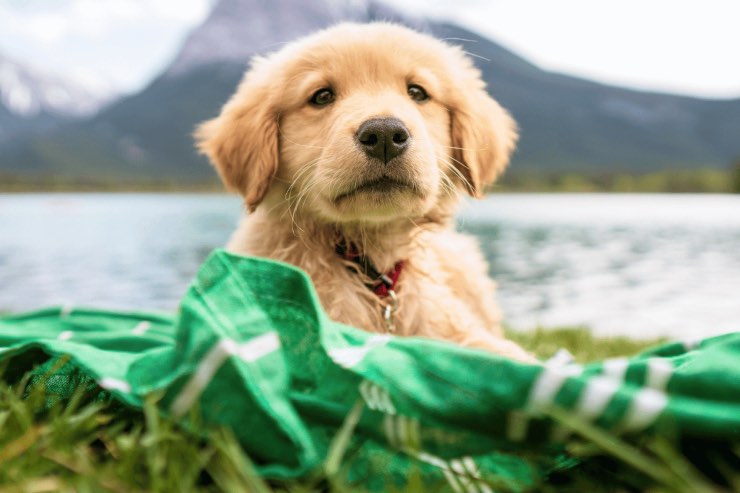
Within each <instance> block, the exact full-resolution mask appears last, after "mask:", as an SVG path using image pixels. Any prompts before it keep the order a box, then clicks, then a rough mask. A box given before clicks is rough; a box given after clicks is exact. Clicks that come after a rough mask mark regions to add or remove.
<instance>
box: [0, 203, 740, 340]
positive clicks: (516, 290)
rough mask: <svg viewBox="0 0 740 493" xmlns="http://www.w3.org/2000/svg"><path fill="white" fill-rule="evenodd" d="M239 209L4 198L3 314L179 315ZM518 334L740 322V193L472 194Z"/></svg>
mask: <svg viewBox="0 0 740 493" xmlns="http://www.w3.org/2000/svg"><path fill="white" fill-rule="evenodd" d="M241 214H242V206H241V202H240V201H239V199H238V198H236V197H233V196H228V195H218V194H212V195H209V194H15V195H14V194H6V195H3V194H0V311H23V310H31V309H35V308H40V307H44V306H49V305H71V306H81V305H84V306H96V307H107V308H124V309H131V308H135V309H156V310H173V309H174V308H175V307H176V306H177V302H178V299H179V298H180V297H181V296H182V294H183V293H184V292H185V289H186V287H187V285H188V283H189V281H190V280H191V279H192V277H193V276H194V275H195V273H196V271H197V269H198V266H199V264H200V263H201V262H202V261H203V259H204V258H205V257H206V256H207V255H208V253H209V252H210V251H211V250H212V249H213V248H215V247H218V246H220V245H223V244H224V243H225V242H226V240H227V238H228V236H229V234H230V233H231V232H232V230H233V229H234V228H235V225H236V223H237V220H238V218H239V217H240V215H241ZM459 227H460V229H462V230H464V231H467V232H469V233H471V234H474V235H476V236H478V238H479V239H480V242H481V246H482V247H483V250H484V252H485V254H486V257H487V258H488V260H489V262H490V265H491V272H492V274H493V276H494V278H495V279H496V280H497V282H498V284H499V294H498V297H499V302H500V304H501V306H502V309H503V312H504V315H505V320H506V323H507V324H509V325H510V326H512V327H513V328H515V329H522V330H526V329H531V328H533V327H536V326H538V325H540V326H545V327H555V326H571V325H587V326H589V327H591V328H592V329H593V331H594V332H595V333H597V334H600V335H617V334H620V335H627V336H632V337H652V336H660V335H664V336H668V337H672V338H696V337H705V336H709V335H714V334H720V333H724V332H729V331H737V330H740V196H729V195H627V194H624V195H617V194H614V195H612V194H601V195H591V194H496V195H491V196H489V197H488V198H486V199H485V200H482V201H476V202H474V201H470V202H467V203H466V206H465V207H464V208H463V210H462V212H461V213H460V215H459Z"/></svg>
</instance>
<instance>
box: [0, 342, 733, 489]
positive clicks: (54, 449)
mask: <svg viewBox="0 0 740 493" xmlns="http://www.w3.org/2000/svg"><path fill="white" fill-rule="evenodd" d="M514 337H515V338H516V339H517V340H519V341H520V342H522V343H523V344H524V345H525V346H526V347H527V348H529V349H530V350H532V351H534V352H536V353H537V354H538V355H540V356H542V357H548V356H550V355H552V354H553V353H554V351H556V350H557V349H558V348H560V347H565V348H567V349H568V350H569V351H570V352H571V353H572V354H574V355H575V356H576V358H577V359H578V360H580V361H588V360H592V359H599V358H604V357H609V356H616V355H628V354H634V353H635V352H636V351H639V350H640V349H642V348H643V347H644V346H646V345H648V344H650V343H652V342H654V341H650V342H646V341H642V342H637V341H632V340H629V339H625V338H619V339H598V338H594V337H592V336H591V335H590V333H589V332H588V331H587V330H586V329H557V330H537V331H535V332H533V333H529V334H514ZM10 370H12V369H11V368H5V369H3V368H0V376H1V375H3V374H4V375H5V380H6V381H5V383H3V382H4V380H3V379H2V378H0V493H9V492H19V493H20V492H102V491H112V492H167V493H169V492H211V491H214V492H215V491H226V492H237V491H238V492H245V491H247V492H257V493H266V492H273V491H289V492H295V493H302V492H319V491H332V492H335V491H336V492H344V491H357V489H356V488H355V487H353V488H351V489H350V488H349V487H348V485H347V484H346V483H345V482H344V481H343V479H342V461H343V459H344V457H345V455H346V452H347V447H348V444H349V441H350V437H351V436H352V434H353V431H354V426H355V424H356V422H357V420H358V418H359V415H360V413H361V412H362V407H361V405H358V406H356V407H355V409H353V411H352V412H350V414H349V416H348V417H347V419H346V421H345V423H344V425H343V426H342V428H341V429H340V430H339V432H338V433H337V435H336V436H335V438H334V440H333V443H332V446H331V447H330V450H329V453H328V454H327V457H326V459H325V461H324V464H323V467H322V469H321V470H320V471H317V472H316V474H314V475H313V476H312V477H309V478H305V479H302V480H296V481H289V482H283V483H274V482H272V483H268V482H267V481H265V480H263V479H262V478H260V477H259V475H258V474H257V473H256V469H255V466H254V464H253V463H252V461H251V460H250V458H249V457H248V456H247V455H246V454H245V453H244V452H243V451H242V449H241V448H240V446H239V444H238V442H237V441H236V439H235V438H234V436H233V435H232V434H231V433H230V432H229V430H225V429H213V430H210V432H209V433H208V434H207V435H205V436H206V437H207V438H202V437H198V436H194V435H193V434H192V433H189V432H187V431H185V430H183V429H181V428H180V427H178V425H177V424H176V423H174V422H172V421H170V420H167V419H162V418H161V416H160V415H159V413H158V412H157V410H156V396H152V398H151V399H149V400H148V401H147V402H146V405H145V407H144V412H143V415H142V414H138V413H132V412H130V411H128V410H127V409H125V408H123V407H122V406H119V405H117V404H115V403H114V402H111V401H107V400H105V399H100V395H99V394H98V393H97V392H96V391H95V390H94V389H93V390H91V389H90V388H89V387H88V388H87V389H86V388H85V386H80V387H79V388H78V389H77V390H76V391H75V392H74V393H73V394H72V395H71V396H65V397H64V398H63V399H56V400H55V402H54V403H53V404H52V405H48V402H49V399H50V397H53V396H51V395H50V394H49V392H48V391H47V390H46V387H45V386H44V385H37V383H38V382H34V381H33V380H32V379H31V377H30V375H29V374H26V375H25V376H23V377H22V378H20V379H18V378H12V379H10V378H9V375H10V374H11V373H12V371H10ZM7 380H11V382H10V383H8V382H7ZM549 412H550V415H551V417H552V418H553V419H556V420H558V421H560V422H561V423H562V424H563V425H565V426H567V427H569V428H571V429H572V430H573V432H574V436H575V437H576V438H574V439H573V440H572V442H571V444H570V445H569V447H568V449H569V452H570V453H571V454H572V455H574V456H576V457H582V458H585V459H588V460H585V461H584V462H583V463H582V465H581V466H578V467H575V468H573V469H570V470H567V471H565V472H561V473H558V474H555V475H553V476H552V477H550V478H548V480H547V482H543V483H542V484H540V485H537V486H536V487H535V489H534V490H533V491H541V492H579V493H590V492H594V493H596V492H632V491H648V492H655V493H657V492H678V493H718V492H730V491H740V472H738V471H740V462H739V461H738V452H740V450H737V449H736V450H733V449H731V448H728V449H727V450H721V449H719V448H717V447H712V448H709V447H707V446H706V445H702V444H696V443H694V444H679V445H676V444H672V443H670V442H668V441H665V440H664V439H660V438H654V439H651V440H650V441H646V442H644V443H639V444H628V443H626V442H624V441H622V440H620V439H619V438H617V437H615V436H612V435H610V434H608V433H606V432H604V431H601V430H599V429H596V428H594V427H593V426H591V425H590V424H589V423H585V422H581V421H579V420H577V419H574V418H573V417H572V416H570V415H569V414H567V413H563V412H562V411H560V410H558V409H552V410H550V411H549ZM702 446H703V448H702ZM686 447H689V448H690V449H691V448H693V450H695V451H696V450H699V451H700V454H702V455H707V454H704V451H709V452H711V453H712V454H714V455H713V456H711V457H710V459H711V460H710V461H709V466H710V467H708V468H707V467H702V468H700V467H699V466H697V464H696V463H697V462H699V463H700V462H701V460H699V461H694V463H692V461H691V460H689V458H688V457H689V455H690V454H689V455H687V454H686V453H685V451H686ZM697 447H698V448H697ZM699 465H701V464H699ZM710 478H711V479H710ZM713 480H714V481H713ZM419 485H420V482H419V481H418V478H413V477H410V478H409V485H408V488H407V489H406V490H407V491H419V492H421V491H424V490H423V489H421V486H419ZM496 491H505V490H498V489H497V490H496Z"/></svg>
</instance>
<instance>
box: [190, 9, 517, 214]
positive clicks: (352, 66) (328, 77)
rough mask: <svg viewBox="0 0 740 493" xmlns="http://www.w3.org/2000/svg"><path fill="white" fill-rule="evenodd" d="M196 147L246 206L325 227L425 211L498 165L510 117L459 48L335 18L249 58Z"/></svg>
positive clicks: (511, 137) (476, 188)
mask: <svg viewBox="0 0 740 493" xmlns="http://www.w3.org/2000/svg"><path fill="white" fill-rule="evenodd" d="M198 139H199V146H200V149H201V150H202V151H203V152H205V153H206V154H207V155H208V156H209V157H210V158H211V160H212V162H213V163H214V165H215V166H216V168H217V169H218V171H219V173H220V174H221V176H222V178H223V179H224V181H225V183H226V184H227V185H228V186H230V187H231V188H233V189H236V190H237V191H239V192H240V193H242V194H243V195H244V196H245V199H246V202H247V204H248V206H249V207H250V209H254V208H256V207H257V205H259V204H260V203H262V202H264V205H265V206H267V207H269V208H275V206H276V205H279V204H280V203H285V204H286V205H288V206H289V207H290V208H291V212H292V213H293V214H295V213H297V212H299V213H300V214H302V215H304V216H307V217H310V218H311V219H312V220H319V221H324V222H330V223H338V224H342V223H358V222H359V223H386V222H389V221H394V220H397V219H399V218H414V217H419V216H423V215H425V214H428V213H429V212H431V211H433V210H434V209H435V208H442V207H444V206H445V205H444V204H445V202H449V200H450V199H452V198H454V197H455V196H456V195H457V190H458V189H459V188H460V187H462V188H464V189H466V190H467V191H468V192H469V193H470V194H472V195H479V194H480V193H481V191H482V189H483V187H485V185H487V184H488V183H490V182H492V181H493V180H494V179H495V177H496V175H497V174H498V173H499V172H500V171H501V170H502V169H503V168H504V167H505V165H506V163H507V162H508V158H509V155H510V153H511V150H512V148H513V146H514V142H515V140H516V132H515V127H514V124H513V121H512V120H511V118H510V117H509V116H508V114H507V113H506V112H505V111H504V110H503V109H501V107H500V106H499V105H498V104H497V103H496V102H495V101H493V100H492V99H491V98H490V97H489V96H488V95H487V94H486V92H485V89H484V85H483V83H482V82H481V81H480V77H479V73H478V71H477V70H476V69H474V68H473V66H472V64H471V63H470V61H469V59H467V57H464V56H463V54H462V52H461V51H460V50H459V49H458V48H454V47H451V46H448V45H446V44H444V43H442V42H440V41H437V40H435V39H433V38H430V37H427V36H425V35H422V34H419V33H416V32H413V31H411V30H409V29H406V28H403V27H400V26H395V25H389V24H368V25H353V24H344V25H340V26H337V27H334V28H331V29H329V30H326V31H322V32H320V33H317V34H315V35H313V36H311V37H308V38H305V39H304V40H301V41H299V42H297V43H294V44H292V45H289V46H288V47H286V48H285V49H283V50H282V51H280V52H278V53H276V54H273V55H271V56H270V57H268V58H263V59H258V60H256V61H255V62H254V64H253V67H252V69H251V70H250V71H249V72H248V73H247V75H246V76H245V78H244V80H243V81H242V83H241V85H240V87H239V89H238V90H237V92H236V94H235V95H234V96H233V97H232V99H231V100H230V101H229V102H228V103H227V105H226V106H225V107H224V109H223V111H222V113H221V115H220V116H219V117H218V118H216V119H214V120H211V121H209V122H206V123H205V124H203V125H202V126H201V127H200V129H199V131H198Z"/></svg>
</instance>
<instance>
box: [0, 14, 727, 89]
mask: <svg viewBox="0 0 740 493" xmlns="http://www.w3.org/2000/svg"><path fill="white" fill-rule="evenodd" d="M215 1H216V0H0V53H4V54H5V55H6V56H10V57H11V58H14V59H16V60H18V61H21V62H23V63H26V64H29V65H32V66H35V67H38V68H41V69H44V70H47V71H51V72H54V73H57V74H60V75H62V76H64V77H65V78H68V79H71V80H73V81H76V82H78V83H81V84H83V85H85V86H87V87H88V88H90V89H91V90H94V91H96V92H100V93H105V92H119V93H125V92H133V91H136V90H137V89H139V88H141V87H142V86H144V85H145V84H146V83H147V82H149V81H150V80H151V79H152V78H153V77H155V76H156V75H157V73H158V72H159V71H160V70H161V69H162V67H163V66H164V65H165V64H166V63H167V62H168V61H169V60H171V59H172V58H173V57H174V56H175V54H176V53H177V50H178V48H179V46H180V45H181V43H182V41H183V40H184V38H185V36H186V35H187V33H188V31H189V30H190V29H192V28H193V27H195V26H197V24H198V23H199V22H201V21H202V20H203V19H204V18H205V16H206V15H207V14H208V11H209V9H210V7H211V5H212V4H213V3H214V2H215ZM306 1H316V0H306ZM384 1H386V2H387V3H389V4H391V5H392V6H394V7H396V8H399V9H401V10H405V11H407V12H408V13H410V14H413V15H417V16H430V17H433V18H437V19H446V20H452V21H455V22H458V23H460V24H461V25H463V26H465V27H467V28H469V29H472V30H474V31H477V32H479V33H481V34H484V35H486V36H488V37H490V38H491V39H493V40H494V41H497V42H499V43H501V44H503V45H504V46H506V47H507V48H509V49H512V50H513V51H515V52H516V53H518V54H520V55H522V56H524V57H525V58H527V59H529V60H530V61H532V62H534V63H536V64H537V65H539V66H541V67H542V68H545V69H548V70H554V71H559V72H565V73H569V74H573V75H577V76H582V77H586V78H589V79H593V80H597V81H600V82H605V83H608V84H615V85H621V86H627V87H633V88H637V89H647V90H656V91H661V92H671V93H677V94H687V95H694V96H700V97H709V98H730V97H740V62H738V60H740V1H738V0H620V1H612V0H600V1H594V0H558V1H553V0H455V1H450V0H395V1H392V2H391V1H390V0H384ZM472 51H474V49H472Z"/></svg>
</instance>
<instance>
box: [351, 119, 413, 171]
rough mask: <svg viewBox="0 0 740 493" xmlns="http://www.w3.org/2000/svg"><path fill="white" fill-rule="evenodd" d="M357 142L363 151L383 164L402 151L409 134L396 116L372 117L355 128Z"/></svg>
mask: <svg viewBox="0 0 740 493" xmlns="http://www.w3.org/2000/svg"><path fill="white" fill-rule="evenodd" d="M356 137H357V142H359V143H360V147H362V148H363V149H364V151H365V153H366V154H367V155H368V156H370V157H374V158H376V159H379V160H381V161H382V162H383V163H384V164H388V162H389V161H390V160H391V159H393V158H394V157H396V156H399V155H401V154H403V153H404V151H405V150H406V148H407V147H408V146H409V141H410V140H411V136H410V135H409V131H408V129H407V128H406V126H405V125H404V124H403V122H402V121H401V120H399V119H398V118H372V119H370V120H367V121H366V122H364V123H363V124H362V125H360V128H359V129H358V130H357V135H356Z"/></svg>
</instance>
